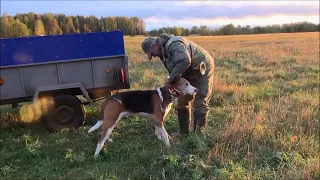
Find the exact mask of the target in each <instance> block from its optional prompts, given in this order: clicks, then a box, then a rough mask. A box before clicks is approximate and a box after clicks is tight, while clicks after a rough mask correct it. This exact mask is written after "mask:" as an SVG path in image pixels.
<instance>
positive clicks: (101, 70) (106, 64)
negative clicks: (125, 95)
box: [93, 57, 123, 87]
mask: <svg viewBox="0 0 320 180" xmlns="http://www.w3.org/2000/svg"><path fill="white" fill-rule="evenodd" d="M122 65H123V57H114V58H105V59H99V60H93V69H94V72H93V74H94V77H95V80H94V82H95V87H104V86H113V85H115V84H117V83H118V82H117V78H116V77H115V71H117V70H118V69H120V68H121V67H122ZM108 70H110V72H109V71H108Z"/></svg>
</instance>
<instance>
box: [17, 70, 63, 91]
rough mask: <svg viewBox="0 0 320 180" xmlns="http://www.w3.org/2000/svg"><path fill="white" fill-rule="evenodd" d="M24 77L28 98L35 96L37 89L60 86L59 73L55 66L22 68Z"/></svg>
mask: <svg viewBox="0 0 320 180" xmlns="http://www.w3.org/2000/svg"><path fill="white" fill-rule="evenodd" d="M22 77H23V81H24V87H25V91H26V96H33V95H34V92H35V90H36V88H37V87H42V86H51V85H57V84H59V80H58V73H57V68H56V65H55V64H43V65H40V66H25V67H23V68H22Z"/></svg>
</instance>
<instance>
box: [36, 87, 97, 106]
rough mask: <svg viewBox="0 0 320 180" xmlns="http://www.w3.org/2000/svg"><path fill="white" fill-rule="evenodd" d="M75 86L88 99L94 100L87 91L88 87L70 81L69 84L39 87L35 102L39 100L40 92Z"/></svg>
mask: <svg viewBox="0 0 320 180" xmlns="http://www.w3.org/2000/svg"><path fill="white" fill-rule="evenodd" d="M74 88H79V89H80V90H81V92H82V94H83V96H84V97H85V98H86V99H87V101H89V102H90V103H91V102H92V99H91V98H90V96H89V94H88V92H87V91H86V89H85V88H84V87H83V85H82V84H81V83H69V84H59V85H52V86H43V87H38V88H37V89H36V91H35V94H34V96H33V102H34V103H35V102H36V101H37V99H38V97H39V94H40V93H41V92H48V91H57V90H67V89H74Z"/></svg>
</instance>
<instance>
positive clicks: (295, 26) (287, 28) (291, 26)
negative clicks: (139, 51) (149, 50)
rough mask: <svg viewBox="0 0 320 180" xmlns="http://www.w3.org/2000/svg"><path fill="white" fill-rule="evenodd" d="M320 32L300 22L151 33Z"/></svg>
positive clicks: (165, 29) (319, 28) (155, 33)
mask: <svg viewBox="0 0 320 180" xmlns="http://www.w3.org/2000/svg"><path fill="white" fill-rule="evenodd" d="M317 31H320V24H314V23H310V22H305V21H304V22H298V23H288V24H282V25H277V24H275V25H268V26H264V27H262V26H257V27H253V28H252V27H250V25H247V26H243V27H241V26H234V25H233V24H227V25H225V26H222V27H220V28H217V29H211V28H208V26H193V27H192V28H190V29H189V28H182V27H176V26H174V27H163V28H160V29H154V30H152V31H150V32H149V34H150V35H151V36H158V35H159V34H161V33H163V32H166V33H170V34H174V35H179V36H180V35H182V36H189V35H191V34H197V35H201V36H217V35H246V34H269V33H296V32H317Z"/></svg>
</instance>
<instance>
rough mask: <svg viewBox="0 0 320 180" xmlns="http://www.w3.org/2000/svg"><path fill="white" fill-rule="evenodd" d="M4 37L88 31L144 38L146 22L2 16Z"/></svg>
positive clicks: (120, 18)
mask: <svg viewBox="0 0 320 180" xmlns="http://www.w3.org/2000/svg"><path fill="white" fill-rule="evenodd" d="M0 22H1V27H0V28H1V34H0V37H1V38H7V37H19V36H32V35H36V36H41V35H60V34H73V33H86V32H102V31H113V30H122V31H124V34H125V35H143V34H145V33H146V31H145V27H146V25H145V22H144V21H143V20H142V19H140V18H138V17H126V16H110V17H100V18H97V17H95V16H93V15H90V16H82V15H77V16H66V15H65V14H53V13H44V14H37V13H33V12H29V13H24V14H22V13H18V14H16V15H15V16H10V15H8V14H6V13H4V14H3V15H2V16H1V17H0Z"/></svg>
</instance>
